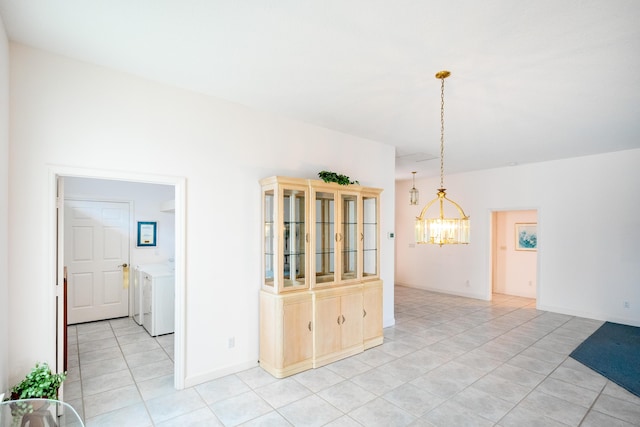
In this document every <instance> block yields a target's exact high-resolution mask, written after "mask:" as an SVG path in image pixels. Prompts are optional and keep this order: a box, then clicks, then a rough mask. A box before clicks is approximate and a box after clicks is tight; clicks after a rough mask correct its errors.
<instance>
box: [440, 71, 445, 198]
mask: <svg viewBox="0 0 640 427" xmlns="http://www.w3.org/2000/svg"><path fill="white" fill-rule="evenodd" d="M440 81H441V82H442V84H441V86H440V188H444V77H442V78H441V79H440Z"/></svg>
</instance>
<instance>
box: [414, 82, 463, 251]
mask: <svg viewBox="0 0 640 427" xmlns="http://www.w3.org/2000/svg"><path fill="white" fill-rule="evenodd" d="M450 75H451V73H450V72H449V71H440V72H438V73H436V78H437V79H440V82H441V86H440V188H438V197H436V198H435V199H433V200H431V201H430V202H429V203H427V204H426V205H425V207H424V208H422V212H420V216H419V217H417V218H416V242H417V243H428V244H432V245H440V246H441V247H442V245H456V244H467V243H469V236H470V234H471V228H470V224H469V217H468V216H467V215H466V214H465V213H464V211H463V210H462V208H461V207H460V205H459V204H457V203H456V202H454V201H453V200H450V199H448V198H447V193H445V188H444V79H446V78H447V77H449V76H450ZM445 201H447V202H449V203H451V204H452V205H453V206H454V207H455V208H456V210H457V211H458V214H459V215H460V217H459V218H446V217H445V212H444V202H445ZM435 202H438V205H439V207H440V210H439V214H438V216H435V217H432V218H427V211H428V210H429V208H430V207H431V205H433V204H434V203H435Z"/></svg>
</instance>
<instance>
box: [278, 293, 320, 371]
mask: <svg viewBox="0 0 640 427" xmlns="http://www.w3.org/2000/svg"><path fill="white" fill-rule="evenodd" d="M283 311H284V319H283V326H284V366H285V367H286V366H291V365H294V364H296V363H299V362H302V361H305V360H307V359H311V357H312V356H313V332H312V331H313V329H312V327H313V326H312V321H311V319H312V313H313V312H312V307H311V301H304V302H297V303H293V304H287V303H285V304H284V307H283Z"/></svg>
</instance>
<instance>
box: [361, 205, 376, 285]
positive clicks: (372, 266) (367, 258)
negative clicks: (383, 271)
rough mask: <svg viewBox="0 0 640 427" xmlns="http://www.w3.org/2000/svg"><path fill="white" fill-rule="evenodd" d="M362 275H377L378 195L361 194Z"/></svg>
mask: <svg viewBox="0 0 640 427" xmlns="http://www.w3.org/2000/svg"><path fill="white" fill-rule="evenodd" d="M362 211H363V212H362V213H363V215H362V216H363V221H362V236H361V238H362V255H363V260H362V276H363V277H371V276H378V197H377V196H367V195H363V196H362Z"/></svg>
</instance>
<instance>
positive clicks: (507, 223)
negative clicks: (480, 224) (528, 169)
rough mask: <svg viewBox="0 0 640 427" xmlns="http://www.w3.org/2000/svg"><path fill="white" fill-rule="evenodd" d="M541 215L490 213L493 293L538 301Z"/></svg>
mask: <svg viewBox="0 0 640 427" xmlns="http://www.w3.org/2000/svg"><path fill="white" fill-rule="evenodd" d="M537 223H538V211H537V210H536V209H528V210H504V211H493V212H492V213H491V230H492V236H491V260H492V261H491V262H492V265H491V293H492V295H493V294H503V295H510V296H518V297H524V298H532V299H537V296H538V295H537V294H538V280H537V276H538V274H537V272H538V252H537Z"/></svg>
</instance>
